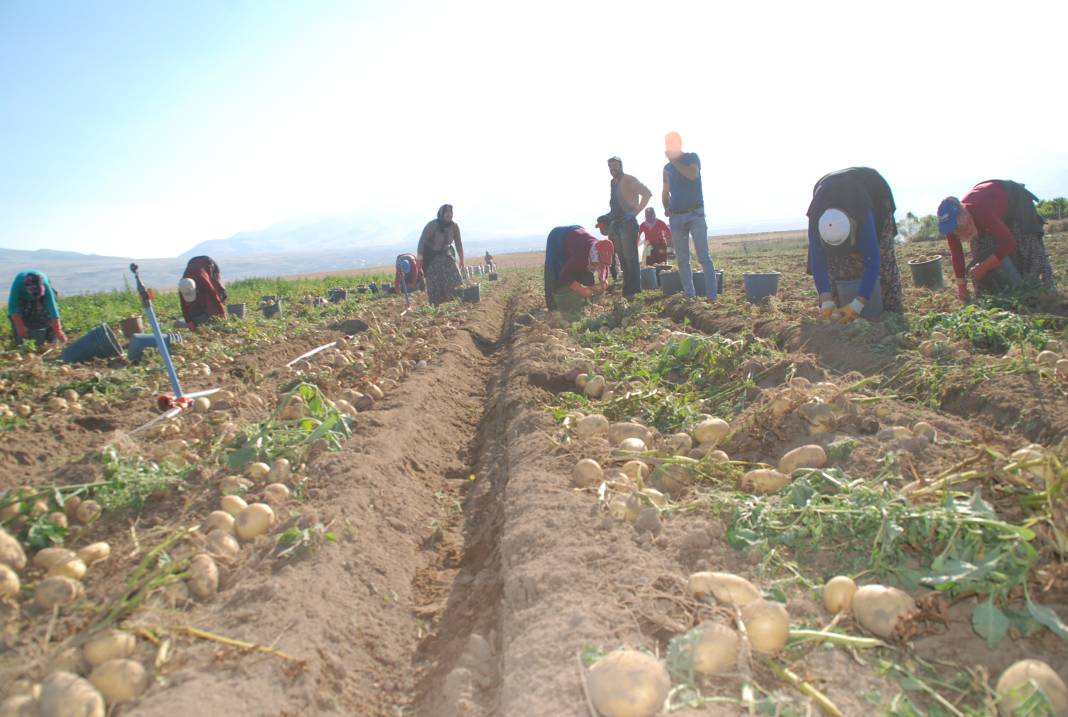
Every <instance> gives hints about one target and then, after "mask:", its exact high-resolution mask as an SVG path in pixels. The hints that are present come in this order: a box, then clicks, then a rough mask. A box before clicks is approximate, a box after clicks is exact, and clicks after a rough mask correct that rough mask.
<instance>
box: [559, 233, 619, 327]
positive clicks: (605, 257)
mask: <svg viewBox="0 0 1068 717" xmlns="http://www.w3.org/2000/svg"><path fill="white" fill-rule="evenodd" d="M614 255H615V246H614V245H613V244H612V240H611V239H598V238H597V237H595V236H594V235H593V234H590V233H589V232H588V231H586V230H585V229H583V228H582V227H580V226H565V227H556V228H555V229H553V230H552V231H551V232H549V238H548V239H547V240H546V242H545V304H546V306H547V307H548V308H549V310H550V311H552V310H554V309H557V308H560V309H562V310H564V311H566V312H568V313H573V312H574V310H575V309H576V308H577V307H578V306H581V304H580V303H579V302H578V301H576V299H578V298H579V297H581V298H582V299H588V298H590V297H591V296H593V295H594V294H603V293H604V292H605V289H606V288H607V285H608V272H609V268H610V267H611V266H612V257H613V256H614ZM558 304H566V306H564V305H560V306H559V307H558Z"/></svg>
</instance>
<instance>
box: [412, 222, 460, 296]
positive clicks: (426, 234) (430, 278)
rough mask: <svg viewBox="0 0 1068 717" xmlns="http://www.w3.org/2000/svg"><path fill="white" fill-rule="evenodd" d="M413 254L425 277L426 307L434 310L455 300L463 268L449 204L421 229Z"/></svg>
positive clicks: (455, 226)
mask: <svg viewBox="0 0 1068 717" xmlns="http://www.w3.org/2000/svg"><path fill="white" fill-rule="evenodd" d="M416 253H417V254H418V256H417V257H416V258H417V259H418V260H419V266H420V267H422V269H423V272H424V276H425V277H426V294H427V298H428V299H429V300H430V304H431V305H432V306H437V305H438V304H440V303H442V302H445V301H448V300H449V299H452V298H455V296H456V295H455V289H456V287H458V286H460V284H462V283H463V279H462V278H461V276H460V272H461V271H463V268H464V245H463V242H461V241H460V227H459V226H458V225H457V224H456V223H455V222H454V221H453V220H452V205H451V204H442V205H441V209H439V210H438V218H437V219H433V220H431V221H430V222H429V223H428V224H427V225H426V226H425V227H423V234H422V235H421V236H420V237H419V248H418V249H416ZM457 260H459V266H457Z"/></svg>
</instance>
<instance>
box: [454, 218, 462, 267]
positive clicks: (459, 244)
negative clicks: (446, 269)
mask: <svg viewBox="0 0 1068 717" xmlns="http://www.w3.org/2000/svg"><path fill="white" fill-rule="evenodd" d="M452 228H453V229H455V230H456V238H455V239H454V241H455V242H456V256H457V257H459V259H460V269H461V270H462V269H463V268H464V243H463V241H461V239H460V227H459V226H457V225H456V224H453V225H452Z"/></svg>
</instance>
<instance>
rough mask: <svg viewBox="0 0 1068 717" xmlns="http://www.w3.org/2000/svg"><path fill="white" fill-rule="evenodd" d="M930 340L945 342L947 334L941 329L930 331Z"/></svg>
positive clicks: (947, 337)
mask: <svg viewBox="0 0 1068 717" xmlns="http://www.w3.org/2000/svg"><path fill="white" fill-rule="evenodd" d="M931 341H941V342H942V343H947V342H948V341H949V336H947V335H946V334H945V333H943V332H941V331H932V332H931Z"/></svg>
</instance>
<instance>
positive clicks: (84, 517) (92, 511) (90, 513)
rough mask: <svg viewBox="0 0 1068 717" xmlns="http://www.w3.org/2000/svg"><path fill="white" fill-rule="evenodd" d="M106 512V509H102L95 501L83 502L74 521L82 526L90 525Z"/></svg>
mask: <svg viewBox="0 0 1068 717" xmlns="http://www.w3.org/2000/svg"><path fill="white" fill-rule="evenodd" d="M103 512H104V509H103V508H101V507H100V504H99V503H97V502H96V501H95V500H83V501H82V502H81V503H80V504H79V505H78V510H77V512H76V513H75V514H74V519H75V520H77V521H78V522H79V523H81V524H82V525H89V524H90V523H92V522H93V521H94V520H96V519H97V518H99V517H100V514H101V513H103Z"/></svg>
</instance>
